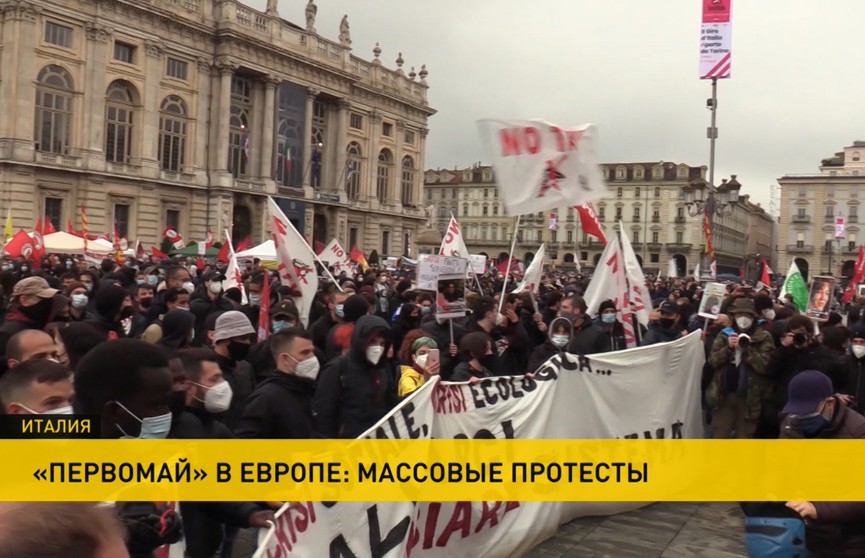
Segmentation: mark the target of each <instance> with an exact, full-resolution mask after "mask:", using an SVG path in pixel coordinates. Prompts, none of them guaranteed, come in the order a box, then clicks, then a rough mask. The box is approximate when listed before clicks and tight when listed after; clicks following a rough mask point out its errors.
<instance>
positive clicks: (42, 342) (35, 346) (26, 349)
mask: <svg viewBox="0 0 865 558" xmlns="http://www.w3.org/2000/svg"><path fill="white" fill-rule="evenodd" d="M59 352H60V350H59V348H58V347H57V343H56V342H55V341H54V338H53V337H51V335H49V334H48V333H46V332H44V331H42V330H39V329H25V330H23V331H19V332H18V333H16V334H15V335H13V336H12V337H10V338H9V343H7V344H6V365H7V366H8V367H9V368H14V367H16V366H18V365H20V364H22V363H24V362H27V361H29V360H33V359H49V360H53V361H55V362H58V361H59Z"/></svg>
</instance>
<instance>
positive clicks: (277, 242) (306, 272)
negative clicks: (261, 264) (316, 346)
mask: <svg viewBox="0 0 865 558" xmlns="http://www.w3.org/2000/svg"><path fill="white" fill-rule="evenodd" d="M267 207H268V210H269V212H270V232H271V235H272V236H273V245H274V247H275V248H276V259H277V261H278V262H279V268H278V269H279V277H280V280H281V281H282V284H283V285H286V286H288V287H290V288H291V289H292V290H294V291H295V293H296V295H295V296H294V303H295V305H296V306H297V309H298V311H299V312H300V320H301V322H302V323H303V326H304V327H307V325H308V322H309V311H310V310H311V309H312V303H313V299H314V298H315V293H316V292H317V291H318V273H317V272H316V268H315V254H313V252H312V248H310V247H309V244H307V243H306V240H304V238H303V235H301V234H300V233H299V232H297V229H295V228H294V225H293V224H292V223H291V221H289V220H288V218H286V216H285V214H284V213H283V212H282V209H280V208H279V206H278V205H276V202H275V201H273V198H271V197H269V196H268V198H267Z"/></svg>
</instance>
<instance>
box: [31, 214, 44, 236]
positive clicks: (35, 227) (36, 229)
mask: <svg viewBox="0 0 865 558" xmlns="http://www.w3.org/2000/svg"><path fill="white" fill-rule="evenodd" d="M33 232H38V233H42V217H39V218H38V219H36V224H35V225H33Z"/></svg>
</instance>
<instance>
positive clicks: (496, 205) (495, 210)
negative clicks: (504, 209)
mask: <svg viewBox="0 0 865 558" xmlns="http://www.w3.org/2000/svg"><path fill="white" fill-rule="evenodd" d="M498 214H499V205H498V204H495V203H494V204H493V215H498Z"/></svg>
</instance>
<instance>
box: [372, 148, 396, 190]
mask: <svg viewBox="0 0 865 558" xmlns="http://www.w3.org/2000/svg"><path fill="white" fill-rule="evenodd" d="M392 166H393V155H391V152H390V150H389V149H382V150H381V151H380V152H379V154H378V169H377V171H376V179H375V195H376V197H377V198H378V201H379V202H381V203H384V202H385V201H386V200H387V193H388V190H389V189H390V168H391V167H392Z"/></svg>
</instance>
